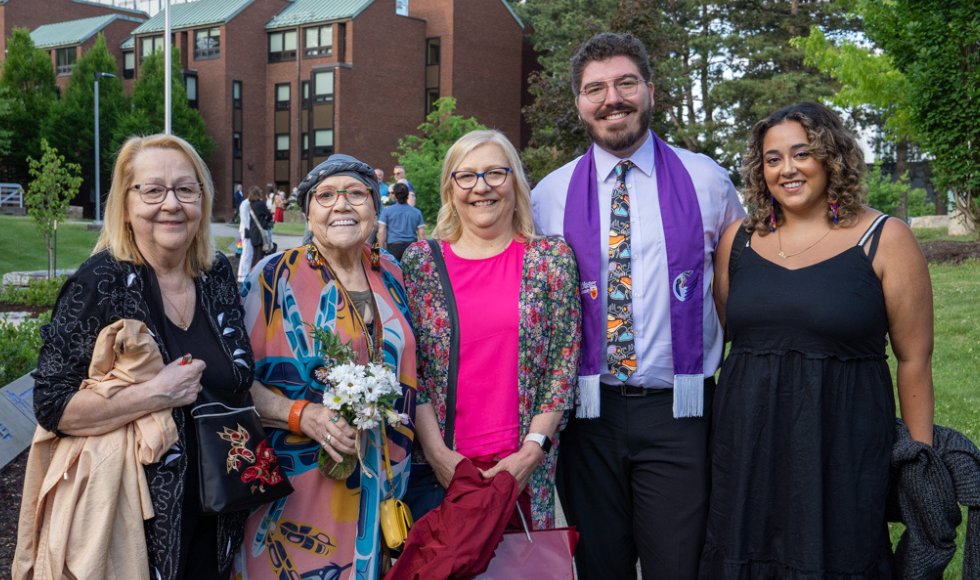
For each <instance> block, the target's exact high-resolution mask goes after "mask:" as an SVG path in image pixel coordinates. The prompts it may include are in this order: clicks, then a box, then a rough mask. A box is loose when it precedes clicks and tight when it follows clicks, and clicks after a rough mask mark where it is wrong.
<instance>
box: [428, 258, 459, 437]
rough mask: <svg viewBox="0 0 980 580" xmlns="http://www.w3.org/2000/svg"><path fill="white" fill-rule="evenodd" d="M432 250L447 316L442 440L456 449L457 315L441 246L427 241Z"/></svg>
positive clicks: (454, 298) (454, 297)
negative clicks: (444, 405)
mask: <svg viewBox="0 0 980 580" xmlns="http://www.w3.org/2000/svg"><path fill="white" fill-rule="evenodd" d="M426 242H428V243H429V248H430V249H431V250H432V261H433V262H435V263H436V271H437V272H439V282H440V284H441V285H442V294H443V296H445V297H446V313H447V314H448V315H449V378H448V381H447V383H448V384H447V385H446V387H447V390H448V391H449V392H448V394H447V395H446V430H445V434H444V436H443V440H444V441H445V442H446V447H448V448H450V449H456V443H455V441H456V433H455V426H456V381H457V379H458V378H459V313H458V312H457V311H456V295H455V294H453V285H452V283H451V282H450V281H449V271H448V270H446V260H445V259H444V258H443V256H442V246H441V245H440V244H439V242H438V241H437V240H432V239H428V240H426Z"/></svg>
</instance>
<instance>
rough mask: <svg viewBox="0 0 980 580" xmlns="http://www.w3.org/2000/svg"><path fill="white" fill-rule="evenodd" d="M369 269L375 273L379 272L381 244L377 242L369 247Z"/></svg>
mask: <svg viewBox="0 0 980 580" xmlns="http://www.w3.org/2000/svg"><path fill="white" fill-rule="evenodd" d="M371 269H372V270H374V271H375V272H379V271H381V244H379V243H378V242H377V240H375V242H374V245H373V246H371Z"/></svg>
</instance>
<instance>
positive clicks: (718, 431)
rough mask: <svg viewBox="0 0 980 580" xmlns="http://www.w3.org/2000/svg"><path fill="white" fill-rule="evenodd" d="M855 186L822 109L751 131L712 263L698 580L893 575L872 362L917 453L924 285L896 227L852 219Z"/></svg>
mask: <svg viewBox="0 0 980 580" xmlns="http://www.w3.org/2000/svg"><path fill="white" fill-rule="evenodd" d="M864 170H865V164H864V158H863V153H862V152H861V149H860V148H859V147H858V144H857V142H856V140H855V139H854V137H853V136H852V135H851V134H850V133H849V132H848V131H847V130H846V129H844V127H843V125H842V124H841V122H840V119H838V118H837V116H836V115H835V114H834V113H833V112H832V111H830V110H829V109H827V108H826V107H824V106H822V105H818V104H815V103H801V104H799V105H795V106H792V107H788V108H785V109H782V110H780V111H778V112H776V113H774V114H773V115H771V116H770V117H769V118H767V119H765V120H763V121H761V122H759V123H758V124H757V125H756V126H755V127H754V128H753V130H752V141H751V145H750V149H749V152H748V154H747V155H746V157H745V160H744V162H743V165H742V176H743V179H744V180H745V183H746V189H745V191H744V192H743V194H744V196H745V201H746V202H747V203H749V204H751V205H753V206H755V208H756V209H755V211H753V212H751V213H750V214H749V215H748V217H747V218H746V219H745V222H744V223H742V224H737V225H735V226H732V227H731V228H729V230H728V231H727V232H726V233H725V235H724V236H723V237H722V239H721V242H720V244H719V245H718V251H717V254H716V257H715V281H714V295H715V301H716V303H717V306H718V312H719V315H720V316H721V317H722V322H723V323H725V324H726V327H727V331H728V335H729V336H730V338H731V340H732V346H731V351H730V353H729V355H728V359H727V360H726V361H725V363H724V365H723V367H722V371H721V380H720V382H719V384H718V389H717V392H716V396H715V401H714V405H715V407H714V408H715V415H714V435H713V441H714V442H713V449H712V493H711V505H710V510H709V519H708V530H707V539H706V545H705V549H704V553H703V557H702V561H701V572H700V576H701V578H702V579H711V580H718V579H726V578H739V579H740V580H744V579H755V578H792V579H794V580H817V579H824V578H845V577H846V578H848V579H849V580H857V579H861V578H869V579H870V578H874V579H878V578H882V579H884V578H889V579H890V578H891V577H892V576H891V563H890V560H891V544H890V542H889V537H888V528H887V524H886V521H885V496H886V494H887V490H888V469H889V458H890V454H891V448H892V441H893V438H894V435H893V432H894V428H895V423H894V418H895V401H894V395H893V390H892V381H891V375H890V373H889V369H888V365H887V362H886V357H887V355H886V346H887V345H888V343H889V341H890V343H891V348H892V351H893V353H894V355H895V357H896V359H897V361H898V373H897V381H898V394H899V405H900V408H901V413H902V417H903V419H904V420H905V422H906V423H907V425H908V427H909V430H910V432H911V434H912V437H914V438H915V439H916V440H918V441H922V442H924V443H927V444H931V443H932V421H933V406H934V403H933V388H932V362H931V361H932V349H933V311H932V286H931V283H930V280H929V271H928V269H927V267H926V262H925V258H924V256H923V254H922V250H921V249H920V247H919V245H918V242H917V241H916V239H915V237H914V236H913V234H912V231H911V230H910V229H909V227H908V226H907V225H905V224H904V223H902V222H901V221H899V220H896V219H887V216H885V215H883V214H881V213H880V212H878V211H876V210H873V209H871V208H868V207H866V206H865V205H864V196H865V193H866V189H867V188H866V187H865V186H864V185H863V184H862V183H861V178H862V176H863V174H864ZM733 246H734V247H735V251H734V252H733V251H732V248H733ZM730 259H731V266H732V267H731V270H730V269H729V263H730ZM730 272H731V276H730ZM729 278H730V279H729Z"/></svg>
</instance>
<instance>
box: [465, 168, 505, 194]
mask: <svg viewBox="0 0 980 580" xmlns="http://www.w3.org/2000/svg"><path fill="white" fill-rule="evenodd" d="M509 172H510V168H508V167H494V168H493V169H488V170H486V171H484V172H483V173H476V172H474V171H454V172H453V179H454V180H455V181H456V185H458V186H460V187H462V188H463V189H472V188H474V187H476V182H477V181H478V180H479V179H480V178H481V177H482V178H483V180H484V181H486V182H487V185H489V186H490V187H497V186H499V185H503V183H504V182H505V181H507V174H508V173H509Z"/></svg>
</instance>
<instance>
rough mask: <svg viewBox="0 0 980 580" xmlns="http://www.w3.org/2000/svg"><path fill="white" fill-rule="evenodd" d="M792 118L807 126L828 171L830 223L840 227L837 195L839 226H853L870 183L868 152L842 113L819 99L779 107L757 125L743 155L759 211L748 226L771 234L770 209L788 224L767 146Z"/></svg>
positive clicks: (747, 193)
mask: <svg viewBox="0 0 980 580" xmlns="http://www.w3.org/2000/svg"><path fill="white" fill-rule="evenodd" d="M788 122H795V123H799V124H800V125H801V126H802V127H803V130H804V131H806V137H807V139H808V140H809V141H810V154H811V155H812V156H813V157H814V159H816V160H818V161H820V162H821V163H823V166H824V169H825V170H826V171H827V196H828V204H827V221H828V222H829V223H830V225H832V226H833V225H834V214H833V212H832V211H831V209H830V203H829V200H830V199H836V200H837V203H838V212H837V225H838V226H840V227H847V226H849V225H852V224H853V223H854V222H856V221H857V219H858V214H859V212H860V210H861V208H862V207H864V205H865V198H866V196H867V192H868V186H867V185H865V184H864V183H863V182H862V181H861V179H862V177H864V172H865V164H864V153H863V152H862V151H861V148H860V146H859V145H858V142H857V139H855V138H854V135H853V134H852V133H851V132H850V131H848V130H847V129H845V128H844V124H843V123H841V120H840V118H839V117H838V116H837V114H836V113H834V112H833V111H831V110H830V109H828V108H827V107H825V106H823V105H821V104H819V103H799V104H797V105H793V106H791V107H786V108H784V109H780V110H778V111H776V112H775V113H773V114H772V115H769V116H768V117H767V118H765V119H763V120H762V121H759V122H758V123H756V124H755V126H754V127H752V140H751V142H750V143H749V150H748V152H747V153H746V154H745V157H744V158H743V159H742V180H743V181H745V188H744V189H743V190H742V197H743V200H744V201H745V203H746V204H748V205H750V206H752V207H754V208H755V209H754V210H753V211H750V212H749V215H748V216H746V218H745V229H747V230H749V231H752V230H755V231H757V232H759V235H760V236H764V235H766V234H768V233H769V231H770V226H769V215H770V213H769V212H770V209H772V210H773V211H774V213H775V215H776V225H779V224H781V223H783V210H782V208H781V207H780V206H779V202H777V201H775V200H773V198H772V195H771V193H770V191H769V187H768V186H766V177H765V165H764V159H763V150H762V144H763V141H764V140H765V138H766V133H767V132H768V131H769V129H770V128H772V127H775V126H776V125H779V124H782V123H788Z"/></svg>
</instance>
